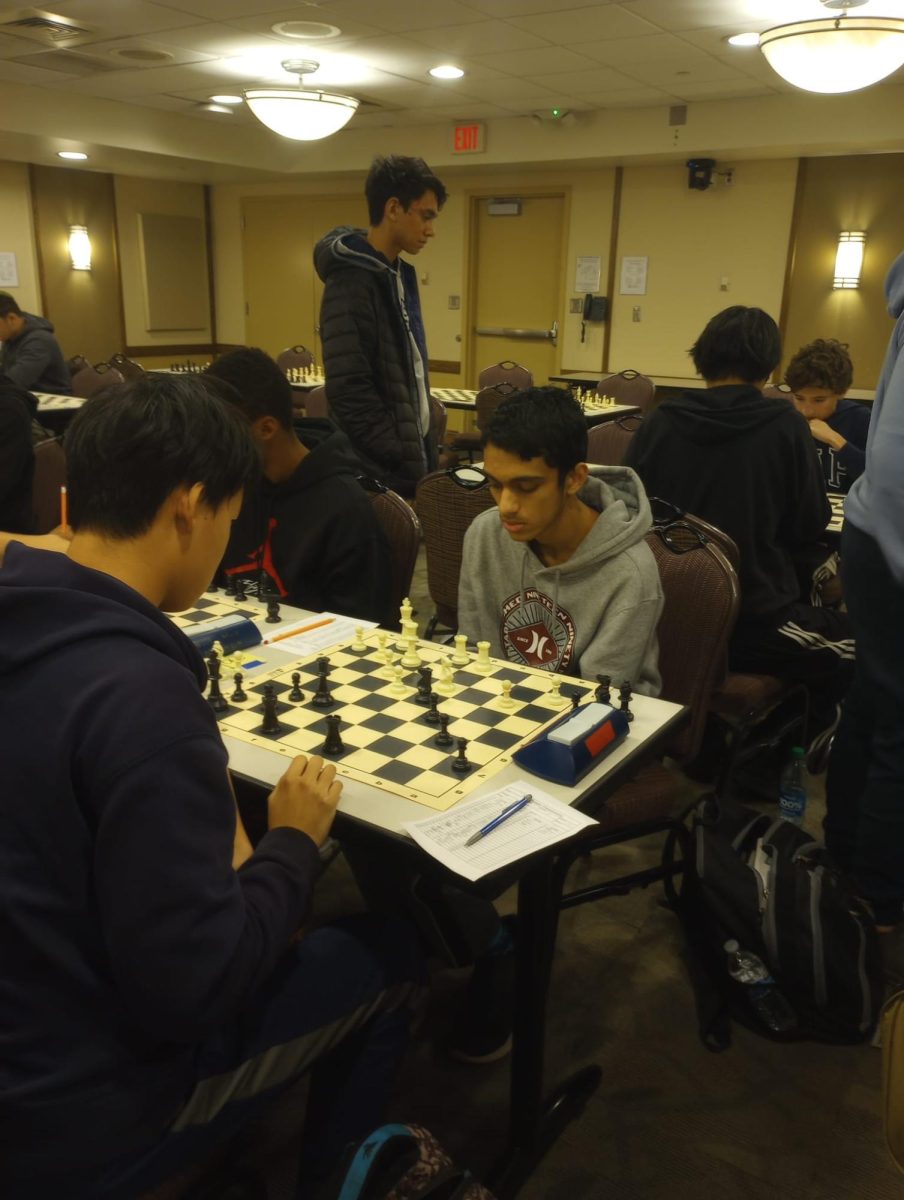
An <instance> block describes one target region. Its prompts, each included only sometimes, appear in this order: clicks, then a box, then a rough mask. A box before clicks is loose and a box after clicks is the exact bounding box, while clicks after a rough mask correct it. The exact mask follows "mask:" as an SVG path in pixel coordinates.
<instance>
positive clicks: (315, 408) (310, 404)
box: [300, 387, 330, 417]
mask: <svg viewBox="0 0 904 1200" xmlns="http://www.w3.org/2000/svg"><path fill="white" fill-rule="evenodd" d="M300 402H301V404H303V405H304V412H305V416H306V417H329V415H330V407H329V404H328V403H327V399H326V388H325V387H315V388H311V390H310V391H309V392H304V393H303V395H302V396H301V397H300Z"/></svg>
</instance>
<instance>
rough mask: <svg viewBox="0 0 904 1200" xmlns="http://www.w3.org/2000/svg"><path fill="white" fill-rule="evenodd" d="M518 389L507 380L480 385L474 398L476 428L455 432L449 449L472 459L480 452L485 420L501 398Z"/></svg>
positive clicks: (518, 389)
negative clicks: (485, 385)
mask: <svg viewBox="0 0 904 1200" xmlns="http://www.w3.org/2000/svg"><path fill="white" fill-rule="evenodd" d="M520 390H521V389H520V388H517V387H515V385H514V384H512V383H507V382H502V383H494V384H490V385H488V386H487V387H482V388H481V389H480V391H479V392H478V393H477V396H476V397H475V399H474V412H475V421H476V424H477V428H476V429H471V430H468V431H467V432H466V433H457V434H456V435H455V437H454V438H453V439H452V441H451V442H450V443H449V449H450V450H452V451H454V452H456V453H462V454H467V455H468V458H469V459H473V457H474V455H475V454H477V453H479V452H480V447H481V444H482V442H483V430H484V426H485V425H486V423H487V421H488V420H489V419H490V417H491V416H492V414H493V413H494V412H495V411H496V409H497V408H498V407H499V405H500V404H501V403H502V401H503V400H507V399H508V397H509V396H513V395H514V394H515V393H516V392H518V391H520Z"/></svg>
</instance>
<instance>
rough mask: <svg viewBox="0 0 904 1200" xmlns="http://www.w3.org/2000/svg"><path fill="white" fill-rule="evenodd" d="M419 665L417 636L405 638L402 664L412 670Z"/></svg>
mask: <svg viewBox="0 0 904 1200" xmlns="http://www.w3.org/2000/svg"><path fill="white" fill-rule="evenodd" d="M420 665H421V658H420V655H419V654H418V652H417V638H416V637H409V638H406V640H405V653H404V654H403V655H402V666H403V667H405V668H406V670H409V671H413V670H415V669H416V668H417V667H419V666H420Z"/></svg>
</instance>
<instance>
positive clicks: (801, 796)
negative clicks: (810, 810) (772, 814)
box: [778, 788, 807, 823]
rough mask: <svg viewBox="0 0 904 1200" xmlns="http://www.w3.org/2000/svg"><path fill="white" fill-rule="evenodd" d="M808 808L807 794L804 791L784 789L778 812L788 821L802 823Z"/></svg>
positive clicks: (780, 795) (780, 796) (780, 797)
mask: <svg viewBox="0 0 904 1200" xmlns="http://www.w3.org/2000/svg"><path fill="white" fill-rule="evenodd" d="M806 807H807V793H806V792H805V791H804V790H803V789H802V788H800V789H798V788H794V789H791V788H788V789H784V788H783V789H782V791H781V793H780V794H779V800H778V810H779V813H780V814H781V816H783V817H784V818H785V820H786V821H794V822H795V823H798V822H800V820H801V818H802V817H803V815H804V810H805V809H806Z"/></svg>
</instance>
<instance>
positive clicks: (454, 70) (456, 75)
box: [427, 63, 464, 79]
mask: <svg viewBox="0 0 904 1200" xmlns="http://www.w3.org/2000/svg"><path fill="white" fill-rule="evenodd" d="M427 74H428V75H432V76H433V78H434V79H461V77H462V75H464V71H463V70H462V69H461V67H455V66H453V65H452V63H442V64H441V65H440V66H438V67H431V68H430V70H429V71H428V72H427Z"/></svg>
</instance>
